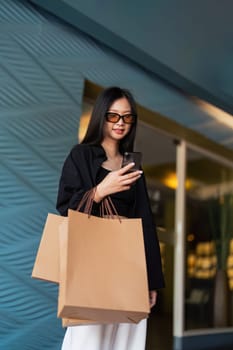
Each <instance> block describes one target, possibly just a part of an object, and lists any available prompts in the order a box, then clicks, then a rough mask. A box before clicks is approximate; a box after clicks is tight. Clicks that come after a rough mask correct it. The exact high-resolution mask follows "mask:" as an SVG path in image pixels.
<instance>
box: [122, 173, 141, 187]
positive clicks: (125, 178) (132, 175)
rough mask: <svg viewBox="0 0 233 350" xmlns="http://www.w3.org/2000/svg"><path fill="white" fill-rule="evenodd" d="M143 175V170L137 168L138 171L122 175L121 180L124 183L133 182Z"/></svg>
mask: <svg viewBox="0 0 233 350" xmlns="http://www.w3.org/2000/svg"><path fill="white" fill-rule="evenodd" d="M141 175H142V171H141V170H137V171H134V172H133V173H129V174H125V175H122V179H121V180H122V182H123V183H124V184H131V183H133V182H135V181H136V180H137V179H139V178H140V177H141Z"/></svg>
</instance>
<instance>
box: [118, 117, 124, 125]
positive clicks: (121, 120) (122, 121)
mask: <svg viewBox="0 0 233 350" xmlns="http://www.w3.org/2000/svg"><path fill="white" fill-rule="evenodd" d="M117 124H120V125H123V124H124V120H123V118H122V117H121V118H120V119H119V120H118V122H117Z"/></svg>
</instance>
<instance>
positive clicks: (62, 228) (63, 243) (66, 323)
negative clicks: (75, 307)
mask: <svg viewBox="0 0 233 350" xmlns="http://www.w3.org/2000/svg"><path fill="white" fill-rule="evenodd" d="M67 229H68V221H67V220H64V221H63V222H62V223H61V224H60V225H59V256H60V259H59V260H60V264H59V270H60V271H62V270H63V269H64V267H65V266H66V261H67ZM59 275H60V273H59ZM97 323H98V322H95V321H93V320H82V319H77V318H76V319H72V318H62V327H71V326H81V325H91V324H97Z"/></svg>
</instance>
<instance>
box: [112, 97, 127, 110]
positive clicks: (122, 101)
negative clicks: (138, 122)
mask: <svg viewBox="0 0 233 350" xmlns="http://www.w3.org/2000/svg"><path fill="white" fill-rule="evenodd" d="M109 110H111V111H113V112H130V111H131V106H130V104H129V101H128V100H127V98H126V97H122V98H119V99H118V100H115V101H114V102H113V103H112V104H111V106H110V107H109Z"/></svg>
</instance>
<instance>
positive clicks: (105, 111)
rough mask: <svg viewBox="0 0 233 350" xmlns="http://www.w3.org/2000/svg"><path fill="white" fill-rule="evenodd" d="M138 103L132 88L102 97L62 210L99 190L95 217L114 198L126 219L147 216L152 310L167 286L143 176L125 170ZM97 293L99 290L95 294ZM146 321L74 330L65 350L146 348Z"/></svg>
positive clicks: (65, 174)
mask: <svg viewBox="0 0 233 350" xmlns="http://www.w3.org/2000/svg"><path fill="white" fill-rule="evenodd" d="M136 126H137V111H136V103H135V101H134V99H133V96H132V95H131V93H130V92H129V91H128V90H125V89H121V88H119V87H110V88H107V89H105V90H104V91H103V92H102V93H101V94H100V95H99V97H98V98H97V100H96V103H95V105H94V108H93V112H92V116H91V120H90V123H89V126H88V129H87V133H86V136H85V137H84V140H83V141H82V143H81V144H79V145H76V146H75V147H74V148H73V149H72V150H71V152H70V154H69V155H68V157H67V159H66V161H65V163H64V166H63V170H62V175H61V179H60V185H59V191H58V199H57V209H58V211H59V212H60V213H61V214H62V215H67V211H68V208H71V209H76V208H77V206H78V204H79V202H80V200H81V198H82V197H83V195H84V193H85V192H86V191H88V190H90V189H91V188H93V187H96V191H95V197H94V203H93V207H92V214H93V215H100V214H99V207H100V203H101V201H102V200H103V199H104V198H105V197H106V196H110V197H111V199H112V201H113V203H114V205H115V207H116V209H117V212H118V214H119V215H120V216H124V217H129V218H130V217H131V218H141V219H142V225H143V235H144V244H145V253H146V263H147V274H148V284H149V300H150V306H151V307H153V306H154V305H155V303H156V296H157V292H156V290H157V289H159V288H162V287H163V286H164V281H163V275H162V268H161V257H160V250H159V244H158V239H157V236H156V231H155V225H154V222H153V217H152V212H151V209H150V203H149V198H148V194H147V190H146V184H145V179H144V175H143V172H142V171H141V170H137V171H132V172H129V170H130V169H131V168H132V167H133V165H134V164H133V163H131V164H128V165H126V166H124V167H121V164H122V159H123V153H124V152H126V151H128V152H129V151H133V145H134V139H135V133H136ZM93 292H94V291H93ZM145 339H146V320H142V321H141V322H139V324H137V325H135V324H126V323H125V324H114V325H113V324H110V325H92V326H75V327H68V329H67V332H66V335H65V338H64V341H63V346H62V350H79V349H80V350H84V349H85V350H143V349H144V348H145Z"/></svg>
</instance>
